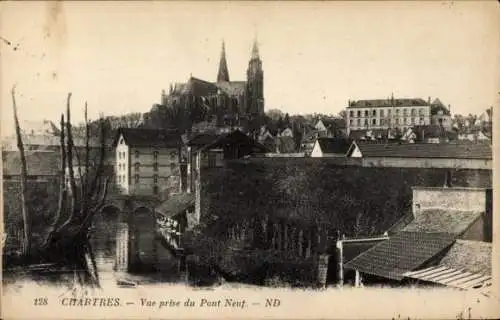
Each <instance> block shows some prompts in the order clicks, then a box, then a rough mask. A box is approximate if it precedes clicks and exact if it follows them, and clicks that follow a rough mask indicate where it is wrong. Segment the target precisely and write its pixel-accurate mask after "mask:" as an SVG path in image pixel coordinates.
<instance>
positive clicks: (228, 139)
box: [204, 130, 269, 152]
mask: <svg viewBox="0 0 500 320" xmlns="http://www.w3.org/2000/svg"><path fill="white" fill-rule="evenodd" d="M234 143H236V144H238V145H239V146H242V145H247V146H251V147H252V149H253V150H254V151H257V152H268V151H269V150H267V148H266V147H265V146H264V145H262V144H260V143H258V142H257V141H255V140H254V139H252V138H250V137H249V136H247V135H246V134H244V133H243V132H241V131H240V130H235V131H233V132H230V133H226V134H223V135H221V136H219V138H217V140H215V141H214V142H212V143H211V144H209V145H205V147H204V148H206V149H209V148H220V147H225V146H228V145H230V144H234Z"/></svg>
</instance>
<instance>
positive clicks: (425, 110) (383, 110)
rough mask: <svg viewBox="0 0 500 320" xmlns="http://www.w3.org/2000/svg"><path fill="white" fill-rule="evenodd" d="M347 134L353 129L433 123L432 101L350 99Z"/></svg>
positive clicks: (403, 126)
mask: <svg viewBox="0 0 500 320" xmlns="http://www.w3.org/2000/svg"><path fill="white" fill-rule="evenodd" d="M346 111H347V112H346V118H347V122H346V126H347V134H348V135H349V134H350V132H351V131H353V130H363V129H365V130H368V129H389V128H399V129H401V130H403V131H404V130H405V129H406V128H408V127H410V126H414V125H426V124H430V123H431V103H430V101H428V102H426V101H424V100H423V99H420V98H415V99H394V97H391V98H390V99H376V100H358V101H349V105H348V106H347V110H346Z"/></svg>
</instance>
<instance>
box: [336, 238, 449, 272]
mask: <svg viewBox="0 0 500 320" xmlns="http://www.w3.org/2000/svg"><path fill="white" fill-rule="evenodd" d="M454 241H455V236H453V235H450V234H447V233H424V232H407V231H405V232H401V233H399V234H396V235H394V236H392V237H391V238H390V239H389V240H386V241H383V242H381V243H379V244H377V245H375V246H373V247H372V248H370V249H368V250H367V251H365V252H363V253H362V254H360V255H359V256H357V257H356V258H354V259H353V260H351V261H350V262H348V263H347V264H345V267H346V268H347V269H354V270H358V271H360V272H362V273H366V274H371V275H375V276H379V277H384V278H388V279H394V280H402V279H403V278H404V273H406V272H408V271H412V270H415V269H417V268H419V267H420V266H422V265H423V264H424V263H425V262H427V261H428V260H430V259H431V258H433V257H435V256H436V255H437V254H439V253H440V252H442V251H443V250H444V249H446V248H447V247H449V246H451V245H452V244H453V242H454Z"/></svg>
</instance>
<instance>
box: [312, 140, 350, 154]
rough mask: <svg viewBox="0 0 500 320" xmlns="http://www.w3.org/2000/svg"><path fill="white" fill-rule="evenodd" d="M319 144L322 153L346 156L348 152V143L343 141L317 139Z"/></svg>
mask: <svg viewBox="0 0 500 320" xmlns="http://www.w3.org/2000/svg"><path fill="white" fill-rule="evenodd" d="M316 141H317V143H319V146H320V148H321V151H322V152H323V153H341V154H346V152H347V150H349V147H350V143H349V142H348V141H347V140H345V139H335V138H318V140H316Z"/></svg>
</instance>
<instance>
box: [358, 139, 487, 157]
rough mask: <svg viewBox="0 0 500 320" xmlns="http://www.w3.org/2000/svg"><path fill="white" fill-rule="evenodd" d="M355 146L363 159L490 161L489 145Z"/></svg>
mask: <svg viewBox="0 0 500 320" xmlns="http://www.w3.org/2000/svg"><path fill="white" fill-rule="evenodd" d="M356 145H357V146H358V148H359V149H360V151H361V154H362V156H363V157H398V158H448V159H482V160H491V159H492V150H491V145H490V144H487V143H475V144H471V143H453V144H447V143H444V144H437V143H411V144H408V143H406V144H404V143H402V144H395V143H391V144H382V143H379V144H376V143H375V144H364V143H356ZM350 152H352V146H351V149H350Z"/></svg>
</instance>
